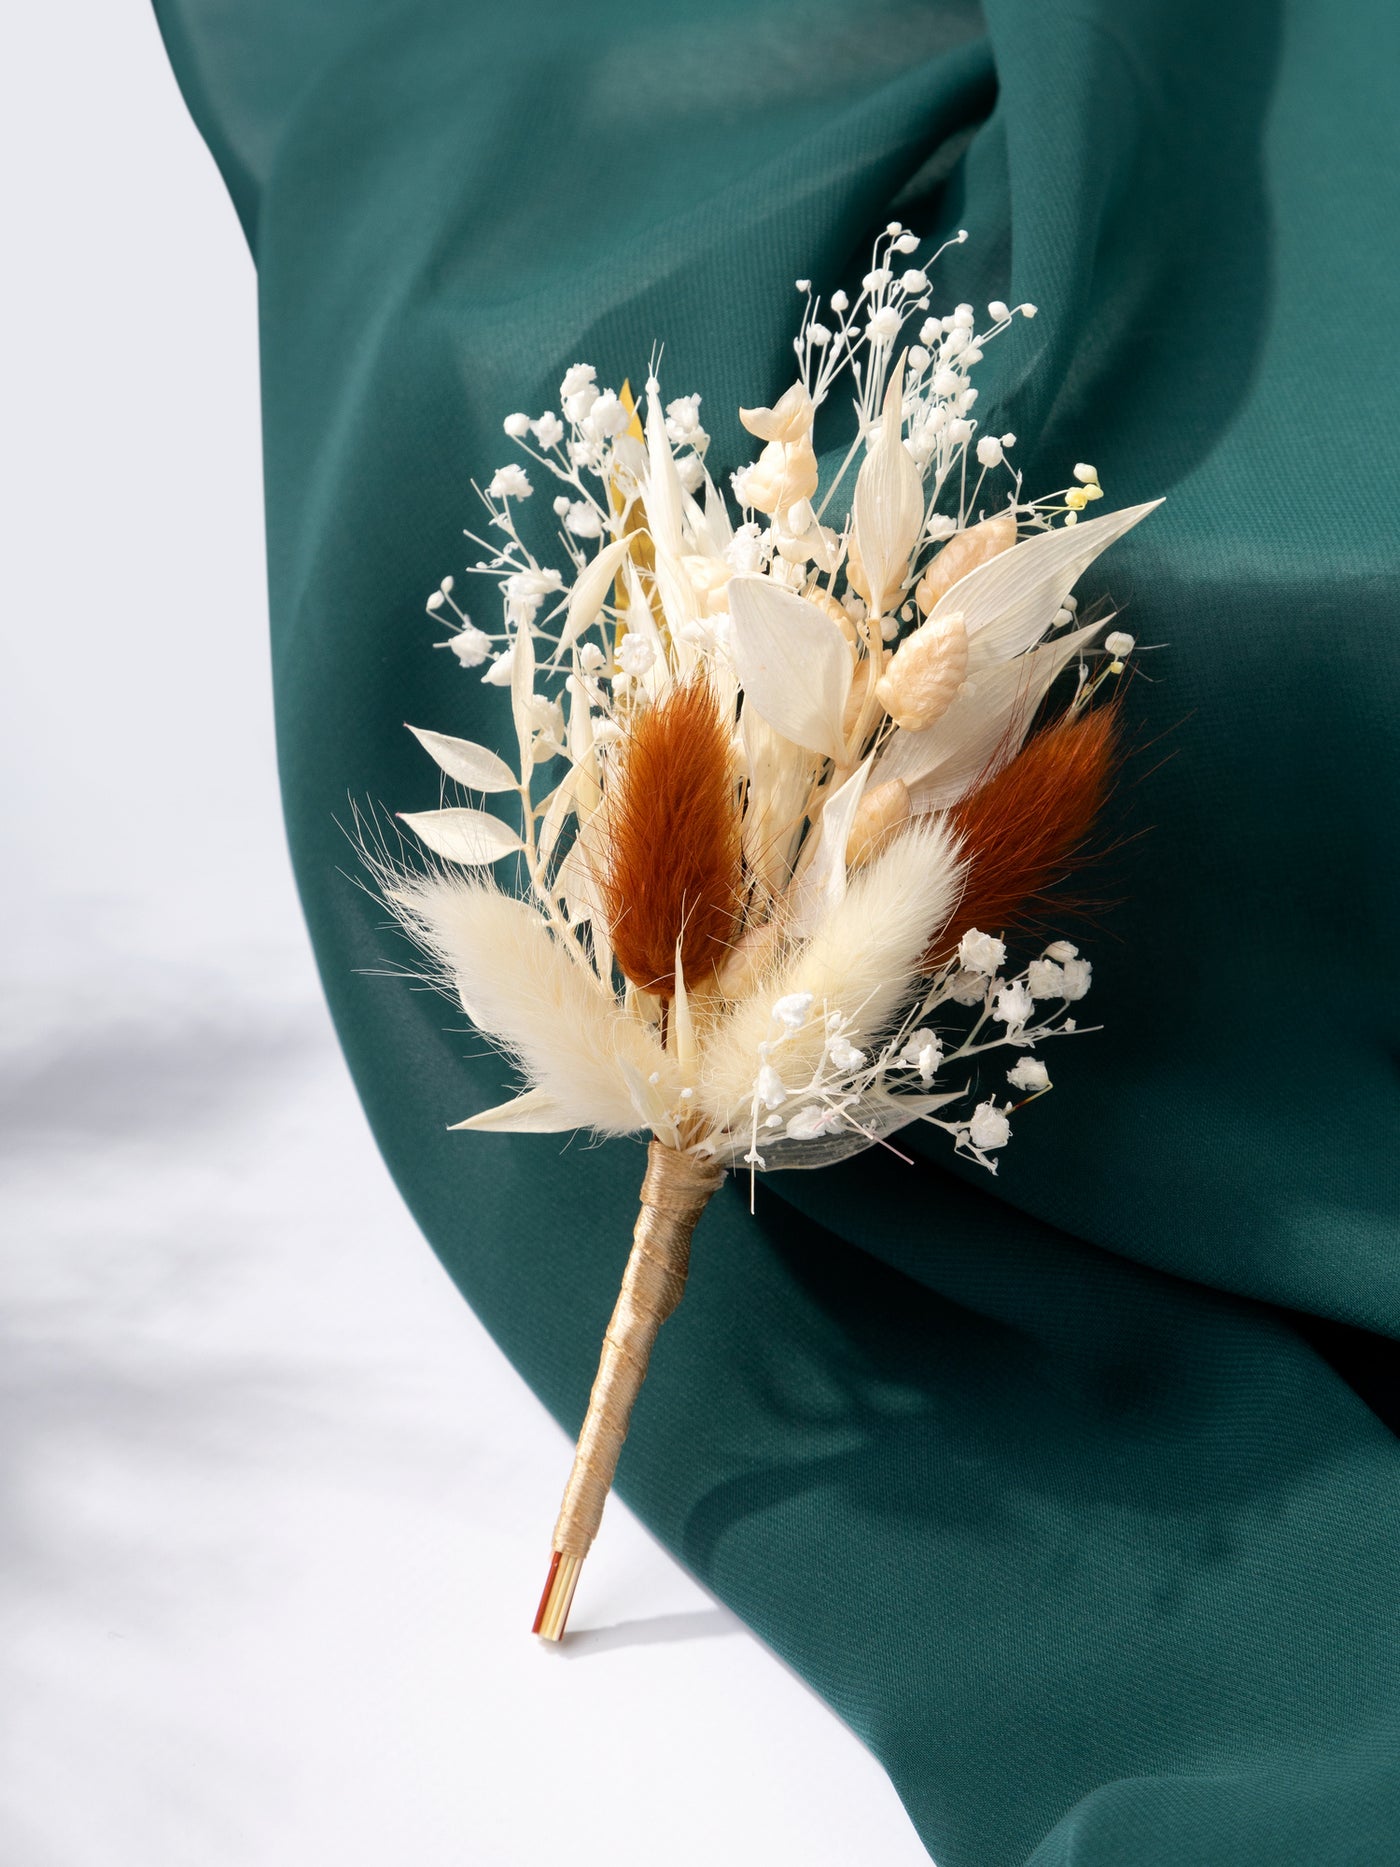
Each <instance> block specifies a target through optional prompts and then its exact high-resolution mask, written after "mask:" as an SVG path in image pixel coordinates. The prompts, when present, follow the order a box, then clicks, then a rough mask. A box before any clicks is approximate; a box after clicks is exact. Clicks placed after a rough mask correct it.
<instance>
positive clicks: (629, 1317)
mask: <svg viewBox="0 0 1400 1867" xmlns="http://www.w3.org/2000/svg"><path fill="white" fill-rule="evenodd" d="M723 1179H724V1169H723V1168H722V1167H719V1166H717V1165H716V1163H715V1162H714V1161H712V1160H697V1159H696V1158H695V1157H694V1155H691V1154H681V1153H678V1152H677V1151H676V1150H675V1149H674V1148H669V1147H665V1146H663V1145H662V1143H661V1142H660V1141H653V1142H652V1143H651V1144H650V1146H649V1147H648V1149H647V1171H646V1177H645V1179H644V1180H643V1181H642V1202H641V1210H640V1212H639V1213H638V1214H637V1223H636V1225H635V1227H634V1228H633V1232H632V1250H631V1252H630V1254H629V1255H628V1259H627V1269H626V1271H625V1272H624V1274H623V1278H622V1288H621V1290H620V1291H619V1292H618V1297H617V1306H616V1308H615V1309H614V1310H613V1313H612V1321H611V1322H610V1323H609V1324H608V1328H607V1334H606V1335H605V1336H604V1337H603V1352H602V1356H601V1358H600V1360H599V1362H598V1373H597V1377H596V1378H595V1380H594V1382H593V1392H592V1393H591V1394H590V1395H589V1398H588V1413H587V1415H586V1416H585V1418H584V1422H583V1430H582V1432H581V1433H580V1434H579V1436H578V1448H577V1450H576V1451H575V1453H574V1464H573V1470H572V1471H571V1472H570V1473H569V1482H568V1484H567V1486H566V1487H565V1490H564V1502H563V1504H562V1506H561V1507H560V1511H559V1521H558V1522H557V1523H556V1524H555V1526H554V1548H555V1549H556V1550H557V1551H558V1552H559V1554H560V1555H561V1556H562V1557H565V1558H570V1557H571V1558H573V1559H574V1563H575V1564H576V1563H579V1562H582V1560H583V1558H584V1557H585V1556H586V1555H587V1554H588V1551H589V1547H590V1545H591V1544H592V1542H593V1539H594V1537H595V1536H596V1535H597V1534H598V1526H599V1524H600V1523H601V1521H602V1517H603V1506H604V1504H605V1503H606V1502H607V1498H608V1492H609V1491H610V1490H611V1488H612V1481H613V1473H614V1472H615V1471H616V1470H617V1460H618V1454H619V1453H620V1452H621V1451H622V1442H623V1440H624V1439H625V1438H626V1437H627V1426H628V1422H629V1421H630V1419H631V1417H632V1406H633V1403H634V1402H635V1400H636V1398H637V1395H638V1394H639V1393H640V1392H641V1387H642V1382H643V1381H644V1380H645V1379H646V1373H647V1363H648V1362H649V1361H650V1359H651V1350H652V1344H653V1343H654V1342H655V1341H656V1337H657V1332H658V1331H659V1330H660V1328H661V1325H662V1323H663V1322H665V1320H666V1318H667V1317H668V1316H669V1315H670V1314H671V1311H672V1310H673V1309H674V1308H675V1307H676V1305H677V1303H679V1302H680V1300H681V1294H682V1292H683V1291H684V1289H685V1279H686V1272H687V1271H688V1269H689V1268H690V1237H691V1233H692V1232H693V1231H694V1230H695V1226H696V1222H697V1221H698V1219H699V1217H700V1214H701V1213H702V1212H703V1211H704V1210H705V1207H706V1205H707V1204H708V1203H709V1200H710V1197H711V1195H712V1194H713V1193H714V1192H715V1190H716V1188H717V1187H718V1186H719V1185H720V1183H721V1182H722V1180H723Z"/></svg>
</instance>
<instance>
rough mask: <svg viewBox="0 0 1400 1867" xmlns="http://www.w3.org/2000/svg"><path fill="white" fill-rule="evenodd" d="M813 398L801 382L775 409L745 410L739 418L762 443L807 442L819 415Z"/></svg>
mask: <svg viewBox="0 0 1400 1867" xmlns="http://www.w3.org/2000/svg"><path fill="white" fill-rule="evenodd" d="M815 412H816V411H815V410H814V408H813V407H812V398H811V396H809V395H808V393H807V391H806V390H805V389H804V388H803V386H802V384H801V383H800V382H795V383H794V384H793V385H792V387H791V388H790V389H787V390H784V392H783V394H782V395H780V396H779V397H778V399H777V401H776V402H775V403H774V404H773V406H772V408H741V409H740V410H739V419H740V421H741V422H743V424H744V426H745V427H746V428H747V429H748V431H749V433H750V434H753V435H757V437H758V439H759V440H760V441H785V442H788V443H792V442H794V441H802V440H805V439H806V437H807V436H808V434H810V432H811V429H812V417H813V415H814V414H815Z"/></svg>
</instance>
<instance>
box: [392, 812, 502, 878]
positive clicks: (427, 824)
mask: <svg viewBox="0 0 1400 1867" xmlns="http://www.w3.org/2000/svg"><path fill="white" fill-rule="evenodd" d="M399 821H400V822H401V823H406V824H407V825H408V827H409V829H410V830H412V832H413V834H414V835H415V836H416V837H418V838H419V839H420V840H421V841H422V842H424V843H426V844H427V845H428V848H429V849H431V850H432V851H433V853H434V855H438V856H445V857H446V858H447V860H448V861H449V862H460V863H463V864H464V865H465V866H466V867H468V868H474V867H478V866H481V865H484V864H486V863H491V862H499V861H500V859H501V857H502V856H513V855H515V854H516V852H517V851H518V850H521V849H523V848H524V847H525V845H524V844H523V843H522V842H521V840H520V838H519V837H518V836H517V835H516V833H515V831H514V830H512V829H511V827H510V825H509V824H507V823H502V822H501V820H500V818H499V817H493V816H492V815H491V814H490V812H489V811H485V810H414V811H404V812H402V813H401V814H400V817H399Z"/></svg>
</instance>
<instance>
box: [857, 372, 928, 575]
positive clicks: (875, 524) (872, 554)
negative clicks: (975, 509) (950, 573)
mask: <svg viewBox="0 0 1400 1867" xmlns="http://www.w3.org/2000/svg"><path fill="white" fill-rule="evenodd" d="M903 398H904V362H903V359H902V358H901V359H900V361H899V363H898V364H896V366H895V369H894V373H893V374H892V375H891V377H890V384H889V388H888V389H887V390H886V391H885V407H884V413H883V416H882V418H881V422H880V432H879V435H878V436H877V437H876V440H875V444H874V446H873V447H871V448H869V449H868V450H867V452H866V456H865V459H864V460H863V461H862V462H861V469H860V472H859V473H858V474H857V476H856V490H855V495H854V497H853V499H852V502H851V518H852V521H853V523H854V526H855V534H856V549H857V550H858V551H859V553H860V561H861V564H862V566H863V567H864V570H865V580H866V588H867V589H868V590H869V591H870V594H871V599H872V601H873V602H874V603H875V604H876V605H877V607H879V608H880V609H881V610H884V609H887V608H888V609H892V608H894V607H895V606H896V603H897V599H898V594H899V591H900V589H901V588H902V586H903V583H904V579H905V575H906V573H907V571H908V569H909V559H910V556H911V554H912V552H913V550H914V547H915V545H916V544H917V543H918V542H919V534H920V532H921V531H922V530H923V525H924V483H923V480H922V478H921V476H920V473H919V469H918V468H917V467H916V466H915V464H914V460H913V457H912V456H911V454H910V453H909V450H908V449H907V448H906V447H905V445H904V428H903V420H902V414H901V406H902V403H903Z"/></svg>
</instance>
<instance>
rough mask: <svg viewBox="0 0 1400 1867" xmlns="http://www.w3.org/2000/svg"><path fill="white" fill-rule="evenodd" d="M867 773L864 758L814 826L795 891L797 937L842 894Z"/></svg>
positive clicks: (827, 801) (802, 934)
mask: <svg viewBox="0 0 1400 1867" xmlns="http://www.w3.org/2000/svg"><path fill="white" fill-rule="evenodd" d="M869 776H870V760H869V759H866V761H865V762H864V764H863V765H861V766H860V767H859V768H858V769H857V770H856V771H854V772H852V773H851V776H850V777H849V778H848V779H847V780H846V782H845V783H844V784H843V785H842V786H841V787H840V788H839V790H836V791H833V792H832V794H831V796H830V797H829V798H828V799H827V800H826V804H825V806H824V807H823V810H822V814H821V819H820V822H819V823H818V826H817V832H816V834H817V847H816V851H815V853H814V855H813V857H812V860H811V862H810V863H809V864H808V866H807V868H806V870H805V871H804V873H803V875H802V877H801V879H800V880H799V882H798V884H797V888H796V891H795V900H794V903H793V933H794V935H796V936H797V937H798V938H805V936H806V935H807V934H808V933H810V932H811V930H812V928H813V927H814V926H815V924H816V922H817V921H818V920H820V919H821V917H822V915H823V914H825V913H826V912H827V911H828V910H829V909H831V908H834V907H835V906H836V903H837V902H838V901H840V900H841V899H842V897H843V896H844V895H845V892H846V845H847V843H848V842H849V840H850V835H851V825H852V824H853V823H854V822H855V816H856V812H857V810H859V808H860V800H861V798H862V796H863V795H864V793H865V781H866V779H867V778H868V777H869Z"/></svg>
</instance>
